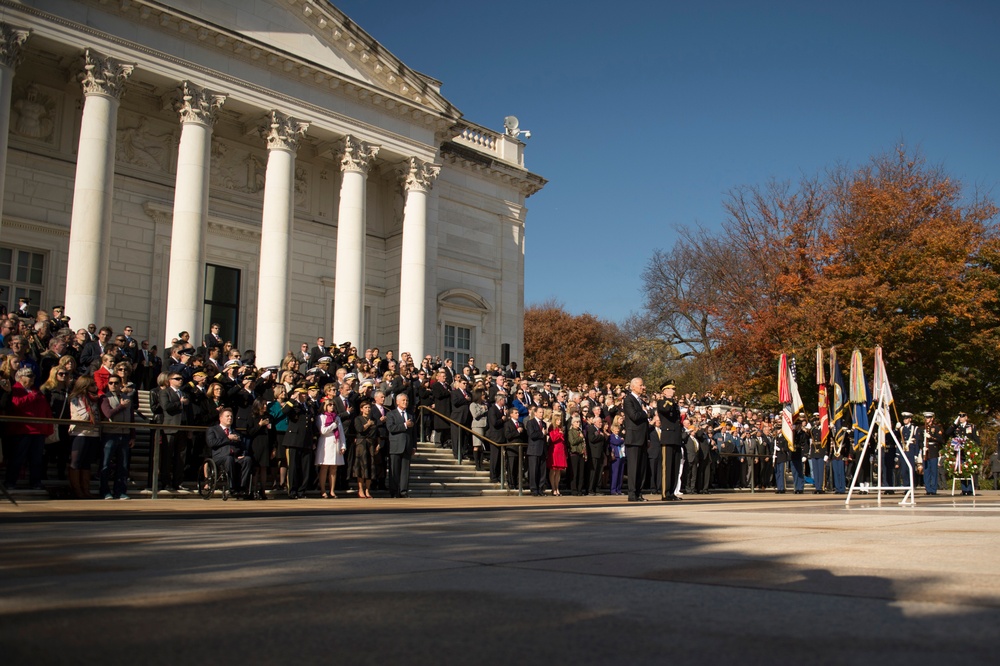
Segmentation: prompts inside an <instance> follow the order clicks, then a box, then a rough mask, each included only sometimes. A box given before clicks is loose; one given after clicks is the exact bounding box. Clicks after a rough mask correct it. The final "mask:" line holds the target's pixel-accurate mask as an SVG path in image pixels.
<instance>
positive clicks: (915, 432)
mask: <svg viewBox="0 0 1000 666" xmlns="http://www.w3.org/2000/svg"><path fill="white" fill-rule="evenodd" d="M900 416H901V417H902V419H903V422H902V423H901V424H900V423H897V424H896V430H898V431H899V443H900V444H902V445H903V450H904V451H906V459H907V460H909V461H910V467H909V468H908V467H907V466H906V463H904V462H903V461H902V460H900V461H898V462H897V463H896V469H897V477H898V478H899V480H900V481H901V483H900V484H899V485H903V486H907V485H909V484H910V468H912V469H913V483H914V484H916V483H917V458H918V456H919V455H920V446H921V444H922V443H923V439H924V438H923V432H922V431H921V429H920V426H918V425H917V424H915V423H914V422H913V413H912V412H903V413H902V414H901V415H900Z"/></svg>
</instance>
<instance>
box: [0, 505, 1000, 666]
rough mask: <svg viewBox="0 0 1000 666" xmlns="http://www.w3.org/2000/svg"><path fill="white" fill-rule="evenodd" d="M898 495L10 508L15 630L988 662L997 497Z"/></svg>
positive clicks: (326, 643) (6, 637)
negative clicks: (911, 502) (908, 499)
mask: <svg viewBox="0 0 1000 666" xmlns="http://www.w3.org/2000/svg"><path fill="white" fill-rule="evenodd" d="M889 499H891V498H884V500H883V503H882V506H881V507H879V506H878V505H877V504H876V503H875V502H874V501H873V500H866V499H862V500H859V501H852V504H851V507H850V508H845V507H844V505H843V499H842V498H835V497H834V496H830V495H825V496H821V497H815V496H808V495H806V496H788V495H785V496H780V497H778V496H774V495H768V494H759V495H749V494H746V495H733V494H729V495H711V496H708V497H698V498H696V499H688V500H685V501H684V502H678V503H658V502H647V503H640V504H634V503H633V504H626V503H624V502H623V501H621V500H620V499H619V498H614V501H612V498H608V497H598V498H561V499H560V498H542V499H530V498H516V497H512V498H468V499H425V500H417V499H413V500H372V501H362V500H356V499H354V500H346V499H345V500H333V501H329V500H328V501H323V500H307V501H298V502H289V501H268V502H239V503H236V502H227V503H223V502H221V501H219V500H218V499H215V500H210V501H207V502H206V501H201V500H192V501H177V500H168V501H157V502H152V501H143V500H134V501H132V502H103V501H96V502H86V503H81V502H37V503H31V504H30V505H22V506H21V507H9V506H7V507H0V581H3V590H4V593H3V595H2V596H0V640H3V642H4V644H5V646H6V647H7V651H8V658H9V659H10V660H11V661H10V663H12V664H19V663H58V662H66V663H81V662H84V661H91V660H96V659H100V660H102V661H106V662H110V663H112V664H114V663H126V662H128V663H171V664H176V663H178V662H187V661H188V660H189V659H193V660H198V661H202V662H217V661H221V662H223V663H228V662H233V661H237V660H238V661H240V662H242V663H247V662H249V663H279V662H281V663H287V662H289V661H296V660H297V661H301V662H304V663H312V662H327V663H334V662H341V663H349V664H369V663H372V664H376V663H377V664H388V663H406V664H424V663H427V664H430V663H434V664H440V663H444V664H452V663H454V664H468V663H470V662H473V661H484V662H485V663H501V662H509V661H516V662H521V663H579V664H598V663H600V664H607V663H615V662H616V661H618V660H623V661H631V662H638V663H657V664H660V663H715V662H732V663H740V664H747V663H750V664H756V663H761V664H764V663H767V664H774V663H787V662H792V661H798V662H801V661H802V660H808V663H857V662H858V661H860V660H861V659H874V660H877V661H878V662H879V663H880V664H895V663H908V664H913V663H930V662H942V661H948V662H951V661H953V660H958V659H964V658H968V657H972V658H977V657H978V658H988V655H989V654H992V653H993V649H992V647H991V645H990V643H991V641H992V636H993V634H994V633H995V620H996V617H997V610H998V608H1000V578H998V576H997V575H996V553H997V552H998V546H1000V497H998V496H997V494H996V493H988V494H987V495H986V496H984V497H979V498H976V499H975V500H972V499H970V498H961V497H956V498H954V499H952V498H950V497H937V498H923V497H919V496H918V506H917V507H916V508H900V507H898V506H896V505H895V504H893V503H891V502H889V501H887V500H889ZM896 499H897V500H898V496H896Z"/></svg>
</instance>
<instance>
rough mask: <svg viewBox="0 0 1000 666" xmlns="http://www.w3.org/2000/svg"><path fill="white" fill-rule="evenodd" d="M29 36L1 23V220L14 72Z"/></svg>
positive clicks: (0, 217) (26, 32)
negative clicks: (22, 46)
mask: <svg viewBox="0 0 1000 666" xmlns="http://www.w3.org/2000/svg"><path fill="white" fill-rule="evenodd" d="M29 34H31V33H30V32H29V31H28V30H24V29H22V28H15V27H14V26H12V25H8V24H6V23H2V22H0V220H2V219H3V190H4V182H5V181H6V179H7V136H8V133H9V132H10V102H11V91H12V90H13V82H14V70H15V69H17V65H18V63H19V62H20V60H21V45H22V44H24V42H25V40H26V39H28V35H29Z"/></svg>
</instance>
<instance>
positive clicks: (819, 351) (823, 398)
mask: <svg viewBox="0 0 1000 666" xmlns="http://www.w3.org/2000/svg"><path fill="white" fill-rule="evenodd" d="M816 384H817V385H818V386H819V409H817V410H816V411H818V412H819V428H820V430H819V432H820V443H821V445H822V446H826V445H828V444H829V443H830V413H829V410H828V407H827V406H828V405H829V402H830V401H829V399H828V398H827V393H826V376H825V375H824V374H823V348H822V347H820V346H819V345H816Z"/></svg>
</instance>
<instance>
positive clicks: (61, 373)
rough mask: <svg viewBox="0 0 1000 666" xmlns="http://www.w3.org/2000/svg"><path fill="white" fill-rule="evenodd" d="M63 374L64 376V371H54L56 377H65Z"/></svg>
mask: <svg viewBox="0 0 1000 666" xmlns="http://www.w3.org/2000/svg"><path fill="white" fill-rule="evenodd" d="M65 376H66V373H65V372H57V373H56V377H65Z"/></svg>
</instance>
